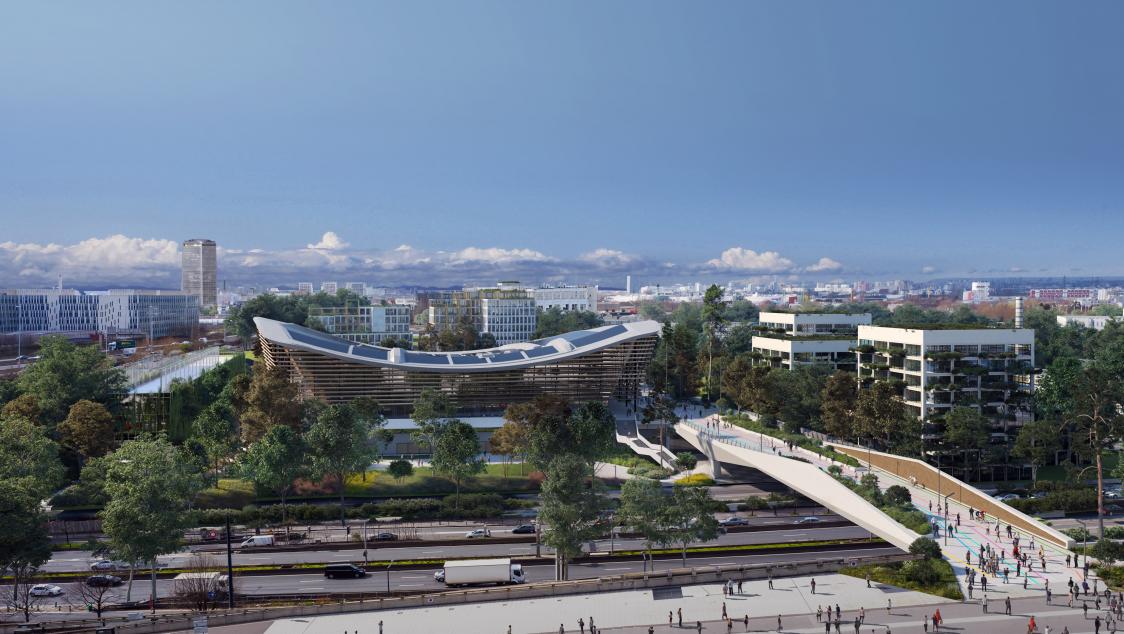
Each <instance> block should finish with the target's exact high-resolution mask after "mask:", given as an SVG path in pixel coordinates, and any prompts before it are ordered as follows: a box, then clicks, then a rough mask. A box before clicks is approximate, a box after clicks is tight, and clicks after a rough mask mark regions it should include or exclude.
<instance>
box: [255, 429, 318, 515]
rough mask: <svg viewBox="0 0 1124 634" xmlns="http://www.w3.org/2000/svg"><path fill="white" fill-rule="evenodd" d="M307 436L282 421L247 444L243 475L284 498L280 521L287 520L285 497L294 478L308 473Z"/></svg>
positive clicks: (256, 484) (290, 488)
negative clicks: (304, 436) (282, 423)
mask: <svg viewBox="0 0 1124 634" xmlns="http://www.w3.org/2000/svg"><path fill="white" fill-rule="evenodd" d="M307 457H308V456H307V447H306V446H305V444H304V439H303V438H302V437H301V436H300V434H297V433H296V432H294V431H293V430H292V429H291V428H289V427H285V426H283V425H278V426H276V427H271V428H270V429H269V431H267V432H266V433H265V435H264V436H262V437H261V438H259V439H258V440H257V441H256V442H255V443H253V444H252V445H250V446H249V447H247V448H246V451H245V452H244V453H243V454H242V457H241V459H240V463H239V466H240V467H241V472H242V474H243V476H244V477H246V478H248V479H249V480H250V481H251V482H253V483H254V485H255V486H257V487H258V488H259V489H264V490H266V491H269V492H271V493H274V494H276V495H277V496H278V497H279V498H281V521H282V522H283V523H287V522H286V517H285V514H286V506H285V501H286V498H287V497H288V495H289V491H290V490H292V487H293V482H294V481H295V480H296V479H297V478H300V477H304V476H305V475H307V474H308V464H307Z"/></svg>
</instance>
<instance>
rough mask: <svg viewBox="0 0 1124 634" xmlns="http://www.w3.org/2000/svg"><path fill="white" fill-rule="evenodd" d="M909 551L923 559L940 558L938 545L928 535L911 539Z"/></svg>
mask: <svg viewBox="0 0 1124 634" xmlns="http://www.w3.org/2000/svg"><path fill="white" fill-rule="evenodd" d="M909 552H910V554H913V555H921V556H922V557H924V558H925V559H940V557H941V547H940V545H939V544H937V542H935V541H933V540H931V539H929V538H928V537H918V538H917V539H915V540H913V543H912V544H910V545H909Z"/></svg>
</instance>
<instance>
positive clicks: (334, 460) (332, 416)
mask: <svg viewBox="0 0 1124 634" xmlns="http://www.w3.org/2000/svg"><path fill="white" fill-rule="evenodd" d="M385 424H386V419H385V418H383V417H382V416H381V415H378V414H374V415H371V414H370V413H369V412H367V413H361V412H359V411H356V408H355V407H353V406H351V405H329V406H328V407H326V408H325V409H324V410H323V411H322V412H320V415H319V416H318V417H317V418H316V422H315V423H313V424H312V427H310V428H309V430H308V431H307V432H305V435H304V441H305V444H306V445H307V446H308V455H309V459H310V464H309V466H310V468H311V472H312V476H313V477H315V478H324V477H326V476H331V477H332V478H334V479H335V480H336V482H337V483H338V492H339V498H340V525H341V526H346V525H347V521H346V515H345V511H344V506H343V497H344V491H345V489H346V485H347V477H348V476H349V475H352V474H355V473H361V472H366V470H367V467H369V466H370V465H371V463H372V462H374V461H375V460H378V457H379V447H378V442H380V441H383V442H385V441H386V440H387V439H388V438H389V433H388V432H386V430H385V429H383V426H384V425H385Z"/></svg>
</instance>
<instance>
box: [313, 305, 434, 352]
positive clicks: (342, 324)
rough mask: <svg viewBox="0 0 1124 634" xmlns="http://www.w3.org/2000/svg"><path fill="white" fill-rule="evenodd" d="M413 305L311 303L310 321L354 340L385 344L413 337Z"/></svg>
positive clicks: (326, 330) (348, 339)
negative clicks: (411, 308)
mask: <svg viewBox="0 0 1124 634" xmlns="http://www.w3.org/2000/svg"><path fill="white" fill-rule="evenodd" d="M411 313H412V311H411V310H410V307H409V306H396V305H387V306H345V307H332V308H324V307H320V306H309V307H308V317H309V320H310V321H309V323H310V324H311V323H314V322H313V320H315V323H317V326H318V327H317V329H323V330H324V332H326V333H328V334H331V335H335V336H336V337H339V338H340V339H346V340H347V341H351V342H354V343H366V344H381V343H383V342H384V341H387V340H395V341H406V342H409V341H410V321H411V319H410V317H411Z"/></svg>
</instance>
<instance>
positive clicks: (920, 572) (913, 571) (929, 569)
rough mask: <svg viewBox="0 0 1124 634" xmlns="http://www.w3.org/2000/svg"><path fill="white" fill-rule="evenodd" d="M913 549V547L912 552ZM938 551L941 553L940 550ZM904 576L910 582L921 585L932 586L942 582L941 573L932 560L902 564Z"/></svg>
mask: <svg viewBox="0 0 1124 634" xmlns="http://www.w3.org/2000/svg"><path fill="white" fill-rule="evenodd" d="M919 541H920V540H919ZM930 541H931V540H930ZM915 543H916V542H915ZM912 549H913V548H912V546H911V547H910V550H912ZM937 550H938V551H939V550H940V548H938V549H937ZM902 574H904V575H905V577H906V578H907V579H909V580H910V581H912V582H914V583H916V584H919V585H930V584H933V583H936V582H938V581H940V578H941V573H940V571H939V570H937V568H936V567H935V566H934V565H933V561H932V560H931V559H922V560H920V561H907V562H905V563H904V564H902Z"/></svg>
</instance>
